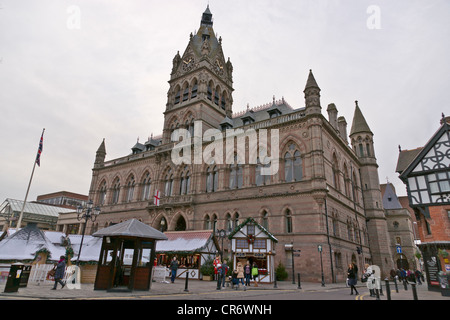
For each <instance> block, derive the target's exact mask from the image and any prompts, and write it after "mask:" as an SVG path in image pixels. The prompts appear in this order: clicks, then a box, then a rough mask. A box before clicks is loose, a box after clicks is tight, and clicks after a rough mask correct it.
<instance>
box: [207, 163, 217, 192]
mask: <svg viewBox="0 0 450 320" xmlns="http://www.w3.org/2000/svg"><path fill="white" fill-rule="evenodd" d="M218 186H219V174H218V173H217V167H216V166H214V167H208V169H207V171H206V192H215V191H217V188H218Z"/></svg>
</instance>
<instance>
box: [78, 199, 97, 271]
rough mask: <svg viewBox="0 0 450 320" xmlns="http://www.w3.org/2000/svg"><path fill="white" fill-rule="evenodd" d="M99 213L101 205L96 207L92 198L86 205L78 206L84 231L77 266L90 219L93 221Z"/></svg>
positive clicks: (79, 218)
mask: <svg viewBox="0 0 450 320" xmlns="http://www.w3.org/2000/svg"><path fill="white" fill-rule="evenodd" d="M99 214H100V208H99V207H95V208H94V203H93V202H92V200H89V201H88V203H87V204H86V206H85V207H82V206H78V207H77V219H78V221H81V220H84V225H83V232H82V235H81V243H80V251H79V252H78V257H77V264H76V265H77V267H78V265H79V263H80V256H81V248H82V247H83V240H84V232H85V231H86V224H87V222H88V220H91V221H92V222H94V221H95V220H97V216H98V215H99Z"/></svg>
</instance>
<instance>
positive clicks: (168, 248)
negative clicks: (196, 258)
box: [155, 230, 218, 253]
mask: <svg viewBox="0 0 450 320" xmlns="http://www.w3.org/2000/svg"><path fill="white" fill-rule="evenodd" d="M164 234H165V235H166V236H167V239H168V240H167V241H161V242H159V241H158V242H157V243H156V249H155V251H156V252H158V253H168V252H171V253H172V252H205V250H207V245H208V243H209V242H210V241H213V242H214V245H215V247H216V248H218V243H217V240H216V239H215V237H214V234H213V232H212V231H211V230H201V231H174V232H165V233H164ZM214 252H215V251H214Z"/></svg>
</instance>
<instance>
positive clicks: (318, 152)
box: [87, 7, 393, 282]
mask: <svg viewBox="0 0 450 320" xmlns="http://www.w3.org/2000/svg"><path fill="white" fill-rule="evenodd" d="M232 75H233V66H232V63H231V61H230V59H229V58H228V59H225V55H224V53H223V48H222V39H221V37H219V38H217V36H216V33H215V32H214V30H213V21H212V14H211V12H210V10H209V7H208V8H207V9H206V11H205V12H204V13H203V15H202V19H201V24H200V28H199V29H198V31H197V33H196V34H191V36H190V41H189V43H188V45H187V48H186V50H185V52H184V53H183V54H182V55H180V53H179V52H178V53H177V54H176V55H175V57H174V59H173V66H172V71H171V74H170V81H169V85H170V87H169V90H168V94H167V97H168V99H167V105H166V111H165V112H164V115H163V116H164V128H163V132H162V135H161V136H158V137H156V136H155V137H153V136H152V137H151V138H149V140H148V141H147V142H145V143H136V144H135V145H134V146H133V147H132V148H131V149H132V150H131V153H130V154H128V155H126V156H124V157H121V158H118V159H113V160H108V161H106V143H105V141H104V140H103V142H102V143H101V145H100V147H99V148H98V150H97V153H96V157H95V163H94V168H93V173H92V181H91V187H90V191H89V197H90V198H91V199H93V201H94V203H95V204H96V205H97V204H98V205H100V206H101V212H102V213H101V214H100V215H99V217H98V219H97V221H96V222H95V224H89V225H88V226H87V232H88V233H89V232H90V230H98V229H101V228H104V227H107V226H109V225H111V224H115V223H119V222H121V221H124V220H127V219H131V218H136V219H139V220H140V221H142V222H145V223H147V224H149V225H151V226H152V227H154V228H156V229H158V230H168V231H177V230H179V231H181V230H203V229H213V230H217V229H225V230H229V231H232V230H235V229H236V228H237V227H238V226H239V224H241V223H242V222H244V221H245V220H246V219H247V218H249V217H251V218H253V219H254V220H255V221H257V222H258V223H259V224H260V225H261V226H263V227H264V228H266V229H267V230H269V231H270V233H271V234H273V235H274V236H275V237H276V239H278V243H277V245H276V248H275V250H274V251H273V252H270V253H268V254H271V255H274V261H275V265H278V263H280V262H281V263H282V264H284V265H285V266H286V267H287V269H288V271H289V270H291V269H292V261H294V264H295V270H296V272H297V271H298V272H301V273H302V279H304V280H305V281H317V282H320V281H321V273H320V267H319V266H320V260H319V259H320V257H319V253H318V246H319V245H321V246H322V248H323V264H324V270H325V272H324V273H325V279H326V281H327V282H331V281H344V280H345V278H346V271H347V265H348V263H350V262H352V261H355V262H356V263H357V264H358V266H359V267H360V269H361V268H362V267H363V264H364V263H365V262H370V263H374V264H377V265H379V266H380V267H381V269H382V270H383V271H384V272H388V271H389V270H390V269H391V268H392V267H393V256H392V253H391V249H390V239H389V235H388V228H387V224H386V217H385V212H384V210H383V206H382V196H381V192H380V184H379V179H378V171H377V168H378V165H377V161H376V158H375V148H374V141H373V133H372V131H371V130H370V128H369V126H368V124H367V122H366V120H365V118H364V116H363V114H362V112H361V109H360V107H359V106H358V103H356V106H355V113H354V118H353V121H352V127H351V130H350V135H349V137H350V143H349V140H348V136H347V123H346V120H345V118H344V117H342V116H341V117H338V111H337V108H336V106H335V105H334V104H332V103H330V104H329V105H328V107H327V113H328V117H327V118H326V117H324V115H323V114H322V105H321V101H320V91H321V89H320V88H319V86H318V84H317V82H316V80H315V78H314V75H313V73H312V71H310V72H309V75H306V74H305V78H307V81H306V86H305V88H304V91H303V93H304V97H305V105H304V106H301V107H297V108H294V107H292V106H290V105H289V104H288V102H287V101H285V100H284V99H281V100H275V98H274V99H273V101H271V102H269V103H268V104H267V105H264V106H260V107H257V108H250V107H248V108H247V110H246V111H244V112H241V113H235V114H233V111H232V106H233V98H232V94H233V90H234V89H233V77H232ZM299 86H301V84H299ZM177 129H185V130H183V131H182V132H183V134H182V135H180V134H179V132H180V131H181V130H177ZM262 129H266V130H267V134H268V136H267V141H268V143H267V144H265V145H264V144H259V143H260V142H262V141H263V140H264V139H263V135H262V133H261V132H262ZM239 130H242V131H239ZM277 135H278V136H277ZM224 136H225V137H226V139H225V137H224ZM273 137H278V139H273ZM181 138H182V139H181ZM222 138H223V139H222ZM240 138H242V140H239V139H240ZM180 141H181V142H189V143H188V144H183V148H181V147H180V144H181V142H180ZM191 142H192V144H191ZM227 142H229V143H230V144H229V145H227ZM256 142H257V143H256ZM256 144H258V146H256ZM235 145H237V146H236V147H235V148H233V146H235ZM189 146H191V147H192V146H194V152H192V148H190V147H189ZM230 146H231V148H228V149H227V147H230ZM195 147H197V149H196V148H195ZM236 149H237V152H236ZM196 150H197V153H196ZM198 150H200V155H199V154H198ZM256 150H258V153H257V152H256ZM242 151H243V152H242ZM244 152H245V153H244ZM255 154H256V156H254V157H252V156H253V155H255ZM264 154H265V156H264ZM269 154H270V156H269ZM174 155H175V156H176V157H177V159H178V160H180V159H181V160H182V161H180V163H174V160H173V157H174ZM202 155H203V157H202ZM199 159H200V162H198V160H199ZM196 160H197V161H196ZM267 160H269V162H268V161H267ZM276 169H278V170H276ZM266 170H269V171H270V170H272V171H270V173H269V174H267V172H265V171H266ZM263 173H265V174H263ZM155 192H159V193H158V195H159V196H158V198H160V202H159V205H155V204H154V201H153V196H154V195H155ZM243 243H244V244H245V242H243ZM224 247H225V254H229V253H230V251H227V250H229V240H226V241H225V243H224ZM292 248H294V250H301V256H300V257H294V259H292V254H293V251H292ZM358 251H359V252H360V253H358ZM247 258H249V259H252V256H251V255H247ZM258 261H259V260H258ZM289 274H291V273H290V272H289Z"/></svg>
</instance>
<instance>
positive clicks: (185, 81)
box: [163, 6, 234, 143]
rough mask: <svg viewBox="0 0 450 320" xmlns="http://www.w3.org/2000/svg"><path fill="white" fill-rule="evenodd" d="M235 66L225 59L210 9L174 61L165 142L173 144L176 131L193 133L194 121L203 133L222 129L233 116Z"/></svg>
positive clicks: (165, 124) (206, 11) (165, 113)
mask: <svg viewBox="0 0 450 320" xmlns="http://www.w3.org/2000/svg"><path fill="white" fill-rule="evenodd" d="M232 73H233V66H232V64H231V62H230V59H229V58H228V60H225V57H224V54H223V51H222V38H221V37H219V39H217V37H216V34H215V33H214V29H213V19H212V14H211V11H210V10H209V6H208V7H207V8H206V10H205V12H204V13H203V15H202V19H201V23H200V29H199V30H198V32H197V33H196V34H192V33H191V35H190V40H189V44H188V46H187V48H186V50H185V51H184V53H183V55H180V53H179V52H178V53H177V54H176V55H175V57H174V59H173V68H172V72H171V75H170V81H169V84H170V88H169V91H168V93H167V105H166V111H165V112H164V116H165V117H164V132H163V143H168V142H170V136H171V133H172V132H173V130H175V129H177V128H185V129H187V130H189V131H190V132H191V135H192V133H193V125H194V121H197V120H200V121H202V123H203V126H202V128H203V131H205V130H207V129H210V128H219V127H220V123H221V122H222V121H223V120H224V118H225V117H226V116H228V117H229V118H231V115H232V104H233V98H232V92H233V90H234V89H233V78H232Z"/></svg>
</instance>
